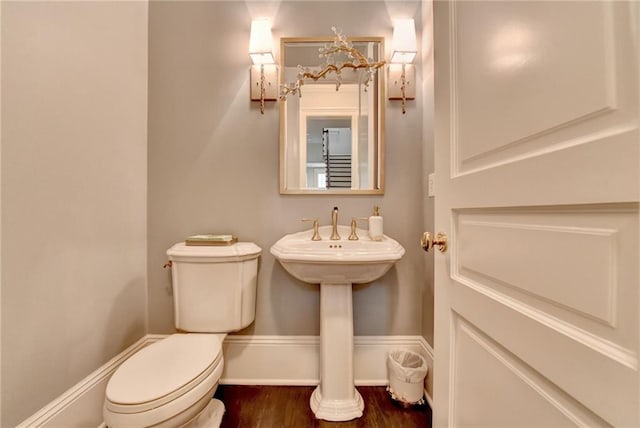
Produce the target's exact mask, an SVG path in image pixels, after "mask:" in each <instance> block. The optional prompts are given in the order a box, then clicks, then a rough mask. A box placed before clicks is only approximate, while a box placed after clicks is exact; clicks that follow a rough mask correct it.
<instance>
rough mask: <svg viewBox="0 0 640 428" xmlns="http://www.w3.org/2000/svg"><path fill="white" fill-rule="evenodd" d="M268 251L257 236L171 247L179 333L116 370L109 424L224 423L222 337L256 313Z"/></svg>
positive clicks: (108, 397)
mask: <svg viewBox="0 0 640 428" xmlns="http://www.w3.org/2000/svg"><path fill="white" fill-rule="evenodd" d="M261 252H262V250H261V249H260V247H258V246H257V245H256V244H254V243H250V242H238V243H236V244H233V245H228V246H187V245H185V243H184V242H182V243H178V244H175V245H174V246H172V247H171V248H170V249H169V250H167V255H168V256H169V260H170V261H171V273H172V285H173V301H174V312H175V315H174V317H175V319H174V321H175V327H176V329H177V330H178V331H179V333H175V334H172V335H170V336H169V337H167V338H165V339H162V340H160V341H158V342H155V343H153V344H151V345H149V346H147V347H145V348H143V349H141V350H140V351H138V352H136V353H135V354H134V355H133V356H131V357H130V358H128V359H127V360H126V361H125V362H124V363H122V365H120V367H118V369H117V370H116V371H115V373H114V374H113V376H112V377H111V379H110V380H109V383H108V384H107V388H106V394H105V401H104V406H103V416H104V421H105V423H106V425H107V426H108V427H109V428H120V427H181V426H185V425H187V426H188V425H191V426H207V427H209V426H216V425H217V423H219V419H220V418H221V414H222V411H223V410H224V407H223V405H222V404H221V403H220V402H219V401H218V400H212V398H213V394H214V392H215V391H216V388H217V387H218V381H219V379H220V376H221V375H222V369H223V367H224V358H223V355H222V343H223V341H224V338H225V337H226V334H227V333H229V332H233V331H237V330H241V329H243V328H245V327H247V326H248V325H249V324H251V323H252V322H253V320H254V318H255V304H256V279H257V275H258V256H259V255H260V253H261ZM214 420H215V421H217V423H214V422H212V421H214Z"/></svg>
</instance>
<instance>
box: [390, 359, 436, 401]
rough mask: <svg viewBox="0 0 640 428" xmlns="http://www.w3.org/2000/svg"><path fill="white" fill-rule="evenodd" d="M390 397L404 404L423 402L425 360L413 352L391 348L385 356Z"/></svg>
mask: <svg viewBox="0 0 640 428" xmlns="http://www.w3.org/2000/svg"><path fill="white" fill-rule="evenodd" d="M387 369H388V370H389V387H388V388H387V390H388V391H389V394H390V395H391V398H392V399H393V400H395V401H398V402H400V403H404V404H418V405H421V404H424V378H425V377H426V376H427V370H428V367H427V362H426V361H425V360H424V358H422V356H420V355H419V354H416V353H415V352H411V351H407V350H402V349H398V350H393V351H391V352H389V357H388V358H387Z"/></svg>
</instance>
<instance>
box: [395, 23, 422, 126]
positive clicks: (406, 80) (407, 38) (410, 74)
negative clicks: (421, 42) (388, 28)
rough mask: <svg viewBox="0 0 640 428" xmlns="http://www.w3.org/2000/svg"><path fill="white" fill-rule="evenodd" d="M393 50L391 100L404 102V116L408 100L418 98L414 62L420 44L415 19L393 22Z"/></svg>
mask: <svg viewBox="0 0 640 428" xmlns="http://www.w3.org/2000/svg"><path fill="white" fill-rule="evenodd" d="M392 49H393V51H392V53H391V60H390V64H389V88H388V91H389V99H390V100H402V114H405V113H406V112H407V108H406V100H413V99H415V97H416V86H415V77H416V70H415V67H414V65H413V64H412V62H413V60H414V59H415V57H416V54H417V53H418V42H417V39H416V27H415V23H414V21H413V19H394V20H393V42H392Z"/></svg>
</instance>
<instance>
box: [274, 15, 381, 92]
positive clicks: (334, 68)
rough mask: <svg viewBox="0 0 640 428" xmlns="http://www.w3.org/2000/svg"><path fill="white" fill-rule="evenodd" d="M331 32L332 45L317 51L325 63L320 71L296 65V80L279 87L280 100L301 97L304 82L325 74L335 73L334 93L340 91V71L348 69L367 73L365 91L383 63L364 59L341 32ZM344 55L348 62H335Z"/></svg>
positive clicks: (315, 79) (324, 76)
mask: <svg viewBox="0 0 640 428" xmlns="http://www.w3.org/2000/svg"><path fill="white" fill-rule="evenodd" d="M331 30H332V31H333V32H334V34H335V35H336V37H335V39H334V41H333V44H329V45H325V46H324V48H320V49H318V51H319V52H320V55H319V57H320V58H323V57H324V58H326V61H325V63H324V65H322V66H321V67H323V68H322V69H321V70H320V71H318V72H317V73H316V72H313V71H312V70H311V69H310V68H309V67H304V66H302V65H298V75H297V78H298V80H297V81H295V82H293V83H290V84H288V85H287V84H282V85H280V99H281V100H284V99H286V98H287V96H288V95H289V94H293V95H295V94H297V95H298V96H299V97H302V91H301V87H302V85H304V81H305V80H307V79H312V80H314V81H317V80H318V79H320V78H322V79H324V78H326V76H327V74H329V73H335V75H336V77H335V82H336V91H337V90H339V89H340V85H341V84H342V70H344V69H345V68H349V69H352V70H354V71H355V70H365V71H366V72H367V74H366V76H367V78H366V80H365V81H364V82H363V83H364V87H365V90H366V89H367V88H368V87H369V82H370V81H371V80H372V79H373V76H374V75H375V73H376V71H377V69H378V68H380V67H382V66H383V65H384V64H385V61H377V62H374V61H373V59H371V58H366V57H365V56H364V55H362V54H361V53H360V51H358V50H357V49H355V48H354V47H353V43H351V42H349V41H347V37H346V36H344V35H343V34H342V31H340V30H338V29H336V27H331ZM341 53H342V54H345V55H346V56H347V57H348V58H349V60H348V61H346V62H338V63H336V61H335V56H336V55H339V54H341Z"/></svg>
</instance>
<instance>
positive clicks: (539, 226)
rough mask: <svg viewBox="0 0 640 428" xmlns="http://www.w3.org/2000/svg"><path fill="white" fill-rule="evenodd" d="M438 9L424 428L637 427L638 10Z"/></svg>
mask: <svg viewBox="0 0 640 428" xmlns="http://www.w3.org/2000/svg"><path fill="white" fill-rule="evenodd" d="M434 3H435V6H434V8H435V15H434V16H435V19H434V21H435V24H434V25H435V51H434V52H435V67H436V74H435V92H436V104H435V105H436V108H435V115H436V117H435V141H436V143H435V144H436V149H435V150H436V154H435V160H436V163H435V165H436V181H435V183H436V221H435V224H436V230H435V231H434V232H445V233H446V234H447V235H448V238H449V249H448V250H447V252H446V253H442V254H441V253H439V252H438V251H436V254H435V281H436V290H435V344H434V348H435V363H434V376H435V378H434V382H435V383H434V402H435V403H434V424H435V425H436V426H484V427H499V426H503V427H507V426H508V427H515V426H542V427H556V426H571V425H582V426H585V425H586V426H609V425H612V426H633V427H637V426H640V410H639V407H640V403H639V402H640V394H639V389H640V376H639V374H638V352H639V342H640V321H639V315H638V313H639V309H640V293H639V288H640V285H639V284H640V282H639V271H638V241H639V238H640V235H639V230H638V229H639V227H638V226H639V222H638V200H639V197H638V194H639V183H638V182H639V174H638V170H639V168H638V165H639V163H640V162H639V160H640V153H639V146H640V137H639V133H638V119H639V117H638V100H639V98H640V89H639V87H638V74H639V72H638V70H639V60H638V55H639V54H638V53H639V52H640V43H639V39H640V25H639V21H640V10H639V9H640V2H637V1H631V2H608V1H594V2H586V1H568V2H559V1H532V2H526V1H519V2H512V1H502V2H488V1H459V2H444V1H442V2H441V1H438V2H434Z"/></svg>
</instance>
